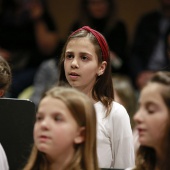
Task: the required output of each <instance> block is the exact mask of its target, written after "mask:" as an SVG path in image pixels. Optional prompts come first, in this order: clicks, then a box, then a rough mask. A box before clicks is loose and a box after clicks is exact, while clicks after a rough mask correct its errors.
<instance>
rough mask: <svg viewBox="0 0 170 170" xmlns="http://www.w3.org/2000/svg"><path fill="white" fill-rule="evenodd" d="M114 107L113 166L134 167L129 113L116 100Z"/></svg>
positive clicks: (111, 118) (111, 136)
mask: <svg viewBox="0 0 170 170" xmlns="http://www.w3.org/2000/svg"><path fill="white" fill-rule="evenodd" d="M113 108H114V109H112V111H111V113H110V114H111V115H110V116H111V117H110V119H109V124H110V128H109V129H110V131H109V133H110V140H111V147H112V149H113V150H112V158H113V168H120V169H122V168H123V169H125V168H128V167H134V165H135V155H134V144H133V135H132V129H131V125H130V119H129V115H128V113H127V111H126V109H125V108H124V107H123V106H122V105H119V104H118V103H115V102H114V103H113Z"/></svg>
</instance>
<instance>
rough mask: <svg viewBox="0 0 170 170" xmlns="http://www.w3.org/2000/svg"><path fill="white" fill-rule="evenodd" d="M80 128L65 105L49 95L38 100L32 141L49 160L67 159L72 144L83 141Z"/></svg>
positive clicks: (70, 152) (71, 151)
mask: <svg viewBox="0 0 170 170" xmlns="http://www.w3.org/2000/svg"><path fill="white" fill-rule="evenodd" d="M80 132H81V128H80V127H79V126H78V125H77V123H76V121H75V119H74V118H73V117H72V115H71V113H70V111H69V110H68V108H67V107H66V105H65V104H64V103H63V102H62V101H61V100H59V99H55V98H52V97H50V96H47V97H45V98H44V99H42V101H41V102H40V105H39V108H38V112H37V114H36V122H35V126H34V141H35V145H36V147H37V148H38V150H39V151H41V152H44V153H45V154H46V155H47V157H48V158H49V159H50V160H55V161H56V160H57V161H63V159H64V161H67V160H68V159H69V158H71V156H72V155H73V153H74V145H75V144H78V143H81V142H83V139H84V138H83V137H82V136H80Z"/></svg>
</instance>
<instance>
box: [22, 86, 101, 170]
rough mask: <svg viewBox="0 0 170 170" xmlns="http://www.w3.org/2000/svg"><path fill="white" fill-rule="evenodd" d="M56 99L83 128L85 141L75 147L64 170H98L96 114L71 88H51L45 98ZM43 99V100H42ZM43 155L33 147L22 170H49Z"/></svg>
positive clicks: (78, 93) (84, 98) (81, 94)
mask: <svg viewBox="0 0 170 170" xmlns="http://www.w3.org/2000/svg"><path fill="white" fill-rule="evenodd" d="M46 96H51V97H53V98H57V99H59V100H61V101H63V102H64V103H65V105H66V106H67V108H68V109H69V110H70V112H71V114H72V116H73V118H74V119H75V120H76V122H77V124H78V125H79V126H80V127H81V126H82V127H85V141H84V142H83V143H81V144H79V145H76V146H75V154H74V156H73V158H72V160H71V162H70V164H69V165H68V166H67V167H66V168H65V170H68V169H69V170H99V169H98V161H97V151H96V113H95V109H94V106H93V104H92V102H91V101H90V99H89V98H88V97H87V96H86V95H85V94H83V93H82V92H79V91H78V90H76V89H74V88H71V87H61V86H60V87H53V88H52V89H50V90H49V91H47V92H46V94H45V96H44V97H46ZM44 97H43V98H44ZM48 167H49V163H48V160H47V159H46V157H45V154H43V153H41V152H39V151H38V150H37V147H36V146H35V145H34V146H33V149H32V152H31V155H30V158H29V160H28V163H27V165H26V166H25V168H24V170H47V169H48V170H49V168H48Z"/></svg>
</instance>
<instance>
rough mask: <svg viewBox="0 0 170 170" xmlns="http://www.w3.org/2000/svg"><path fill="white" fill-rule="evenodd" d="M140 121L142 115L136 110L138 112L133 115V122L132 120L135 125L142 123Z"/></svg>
mask: <svg viewBox="0 0 170 170" xmlns="http://www.w3.org/2000/svg"><path fill="white" fill-rule="evenodd" d="M142 119H143V117H142V113H141V111H140V110H138V111H137V112H136V113H135V115H134V116H133V120H134V122H135V123H136V124H139V123H141V122H142Z"/></svg>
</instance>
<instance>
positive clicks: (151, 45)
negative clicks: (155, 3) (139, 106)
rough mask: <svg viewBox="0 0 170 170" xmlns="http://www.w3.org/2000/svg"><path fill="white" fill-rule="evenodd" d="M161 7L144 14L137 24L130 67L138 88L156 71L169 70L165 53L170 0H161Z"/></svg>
mask: <svg viewBox="0 0 170 170" xmlns="http://www.w3.org/2000/svg"><path fill="white" fill-rule="evenodd" d="M159 2H160V9H156V10H154V11H151V12H149V13H146V14H145V15H144V16H142V17H141V18H140V19H139V21H138V24H137V26H136V30H135V35H134V39H133V42H132V44H131V50H130V51H131V52H130V55H129V62H128V63H129V69H130V75H131V78H132V81H133V84H134V86H135V88H136V89H137V90H139V91H140V89H141V88H142V87H143V86H144V85H145V83H146V82H147V81H148V80H149V79H150V78H151V77H152V75H153V74H154V72H156V71H160V70H162V71H169V70H170V59H169V57H167V55H166V53H165V38H166V33H167V30H168V29H169V28H170V1H169V0H159Z"/></svg>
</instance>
